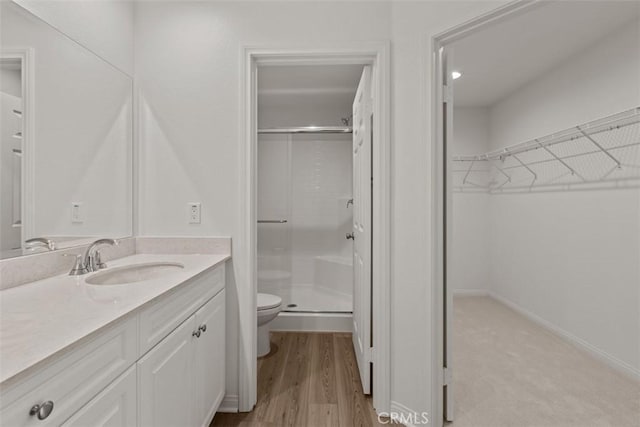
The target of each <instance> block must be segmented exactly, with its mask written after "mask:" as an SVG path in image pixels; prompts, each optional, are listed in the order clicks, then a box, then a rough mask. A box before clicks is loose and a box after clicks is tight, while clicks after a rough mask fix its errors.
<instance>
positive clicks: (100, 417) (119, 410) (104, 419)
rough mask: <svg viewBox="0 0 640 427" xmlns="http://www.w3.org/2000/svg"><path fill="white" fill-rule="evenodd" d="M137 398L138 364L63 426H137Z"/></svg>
mask: <svg viewBox="0 0 640 427" xmlns="http://www.w3.org/2000/svg"><path fill="white" fill-rule="evenodd" d="M136 399H137V397H136V366H135V365H133V366H131V367H130V368H129V369H128V370H127V371H126V372H125V373H124V374H122V375H120V377H118V378H117V379H116V380H115V381H113V382H112V383H111V384H109V385H108V386H107V388H105V389H104V390H103V391H102V392H101V393H99V394H98V395H97V396H96V397H94V398H93V399H92V400H91V401H90V402H89V403H87V404H86V405H85V406H83V407H82V408H81V409H80V410H79V411H78V412H76V413H75V415H73V416H72V417H71V418H69V419H68V420H67V421H66V422H65V423H64V424H63V427H87V426H92V427H107V426H109V427H121V426H122V427H124V426H136V425H137V424H138V412H137V410H138V406H137V405H136Z"/></svg>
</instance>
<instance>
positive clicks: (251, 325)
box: [238, 43, 390, 411]
mask: <svg viewBox="0 0 640 427" xmlns="http://www.w3.org/2000/svg"><path fill="white" fill-rule="evenodd" d="M243 58H244V70H245V79H244V81H245V86H244V94H243V98H242V99H243V108H242V110H241V111H242V123H243V124H244V126H243V134H244V141H245V144H243V146H242V147H243V155H242V159H243V161H242V162H243V163H242V167H241V182H242V183H243V187H242V193H243V195H244V196H243V200H244V204H243V207H244V209H243V212H244V215H243V218H242V224H243V226H242V228H241V229H242V232H243V236H242V237H243V238H241V239H240V241H241V243H240V244H241V245H243V246H242V247H241V249H240V250H241V253H243V254H244V256H245V260H246V263H247V266H248V268H247V269H246V277H244V278H240V279H241V280H243V281H246V283H248V284H249V287H248V289H247V290H246V294H244V295H239V296H238V297H239V300H240V306H241V307H244V308H243V309H241V312H240V318H241V319H240V322H241V324H246V325H247V328H248V329H247V330H248V331H250V332H251V333H250V334H247V335H245V336H243V337H241V342H240V354H241V359H242V360H243V362H242V363H241V366H240V367H239V370H240V372H239V374H240V384H239V390H240V393H239V394H240V395H239V409H240V411H250V410H251V409H252V407H253V405H254V404H255V401H256V378H257V377H256V329H257V328H256V293H257V289H258V281H259V277H258V272H259V270H258V225H257V224H258V223H257V221H258V219H261V218H258V199H257V190H258V183H257V173H256V172H257V165H258V157H257V153H258V150H259V146H258V140H259V137H258V128H259V126H258V114H257V111H258V110H257V109H258V75H259V69H260V68H261V67H274V66H337V65H359V66H361V67H370V68H371V70H372V71H371V93H372V96H373V103H372V105H371V108H372V112H373V115H374V116H375V117H376V118H378V120H376V121H374V126H373V129H372V135H373V140H372V162H371V166H372V171H373V172H372V176H373V177H374V179H373V182H372V187H373V189H372V194H373V204H372V206H371V211H372V212H373V215H374V221H373V223H372V224H371V228H372V230H373V233H372V236H373V242H372V245H371V248H372V253H371V255H372V262H371V265H372V270H373V271H372V274H371V278H372V280H371V288H370V292H371V294H372V295H371V299H370V301H371V302H370V304H371V308H372V311H373V316H372V317H371V319H372V322H370V324H371V325H372V329H371V333H370V335H369V338H370V339H371V340H372V342H373V343H375V354H376V357H375V358H373V357H372V355H373V354H374V351H373V349H372V350H369V351H368V354H367V357H369V360H373V362H374V363H373V364H372V365H371V364H370V362H369V360H367V361H366V362H365V363H366V369H367V370H368V371H369V372H372V373H373V376H374V377H375V378H376V381H375V382H374V387H373V389H372V392H373V403H374V406H375V408H376V410H378V411H385V410H387V409H388V407H389V403H390V402H389V401H390V399H389V391H390V390H389V385H390V382H389V356H388V355H389V347H388V346H389V337H388V334H389V309H390V307H389V298H388V295H389V286H388V283H389V281H388V277H389V253H388V249H387V248H388V245H387V242H388V239H389V151H390V149H389V125H388V123H389V110H388V100H389V80H388V79H389V72H388V67H389V63H388V45H386V44H382V45H380V44H375V45H372V44H368V43H364V44H360V45H357V46H356V45H354V46H352V47H346V48H345V47H341V48H337V49H309V50H301V49H297V48H296V49H254V48H247V49H245V50H244V55H243ZM348 201H349V200H346V201H345V208H346V202H348ZM276 219H278V218H276ZM281 224H283V223H281ZM245 242H246V243H247V244H246V246H245V245H244V243H245ZM292 304H296V303H295V302H292ZM360 366H361V368H362V369H363V370H364V369H365V364H361V365H360ZM371 366H372V367H371ZM361 374H362V371H361ZM361 376H362V375H361Z"/></svg>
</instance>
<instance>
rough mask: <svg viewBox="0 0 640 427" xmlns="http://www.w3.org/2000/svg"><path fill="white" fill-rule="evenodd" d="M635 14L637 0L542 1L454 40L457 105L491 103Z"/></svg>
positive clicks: (639, 12) (638, 11)
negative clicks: (485, 27)
mask: <svg viewBox="0 0 640 427" xmlns="http://www.w3.org/2000/svg"><path fill="white" fill-rule="evenodd" d="M639 17H640V2H637V1H558V2H542V3H540V4H538V5H537V6H534V7H533V9H528V10H527V11H525V12H523V13H520V14H519V15H517V16H514V17H510V18H509V19H505V20H504V21H501V22H498V23H496V24H494V25H492V26H490V27H489V28H487V29H484V30H481V31H479V32H477V33H473V34H472V35H471V36H469V37H466V38H464V39H461V40H459V41H456V42H454V43H453V44H452V45H451V47H452V48H453V63H454V67H453V69H454V70H459V71H461V72H462V73H463V75H462V77H461V78H460V79H457V80H455V82H454V96H455V104H456V106H466V107H485V106H490V105H493V104H495V103H496V102H497V101H500V100H501V99H503V98H505V97H506V96H507V95H509V94H510V93H512V92H514V91H515V90H517V89H518V88H520V87H522V86H524V85H525V84H526V83H528V82H530V81H532V80H534V79H535V78H536V77H538V76H540V75H541V74H543V73H544V72H546V71H548V70H550V69H552V68H554V67H556V66H558V65H559V64H560V63H562V62H564V61H565V60H567V59H568V58H569V57H570V56H572V55H575V54H577V53H579V52H581V51H583V50H585V49H587V48H588V47H589V46H590V45H592V44H594V43H595V42H596V41H597V40H599V39H601V38H603V37H605V36H606V35H608V34H610V33H612V32H614V31H615V30H616V29H619V28H621V27H622V26H624V25H626V24H631V22H632V21H633V20H638V18H639Z"/></svg>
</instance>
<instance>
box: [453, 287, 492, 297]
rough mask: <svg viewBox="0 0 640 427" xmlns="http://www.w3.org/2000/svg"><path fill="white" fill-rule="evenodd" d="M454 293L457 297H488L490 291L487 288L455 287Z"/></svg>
mask: <svg viewBox="0 0 640 427" xmlns="http://www.w3.org/2000/svg"><path fill="white" fill-rule="evenodd" d="M453 295H454V296H456V297H486V296H489V291H487V290H485V289H454V290H453Z"/></svg>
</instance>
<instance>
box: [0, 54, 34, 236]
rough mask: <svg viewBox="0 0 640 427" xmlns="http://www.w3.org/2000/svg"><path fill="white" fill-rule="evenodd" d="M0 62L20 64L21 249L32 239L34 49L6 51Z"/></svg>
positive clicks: (1, 55) (0, 56)
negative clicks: (13, 61) (8, 61)
mask: <svg viewBox="0 0 640 427" xmlns="http://www.w3.org/2000/svg"><path fill="white" fill-rule="evenodd" d="M0 58H1V59H13V60H19V61H20V67H21V69H20V73H21V74H20V78H21V82H20V84H21V85H22V150H23V151H22V173H21V177H20V179H21V181H22V182H21V186H22V194H21V196H20V197H21V203H20V205H21V206H20V216H21V221H22V225H21V227H20V228H21V229H20V236H21V237H20V239H21V241H20V247H23V245H24V241H25V240H27V239H29V238H31V237H34V236H33V230H34V215H35V214H34V212H35V209H36V206H35V184H34V182H35V177H34V173H35V143H34V134H35V133H34V132H35V125H34V123H35V122H34V113H35V95H34V81H35V73H34V66H33V64H34V51H33V48H30V47H26V48H7V49H2V50H1V51H0Z"/></svg>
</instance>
